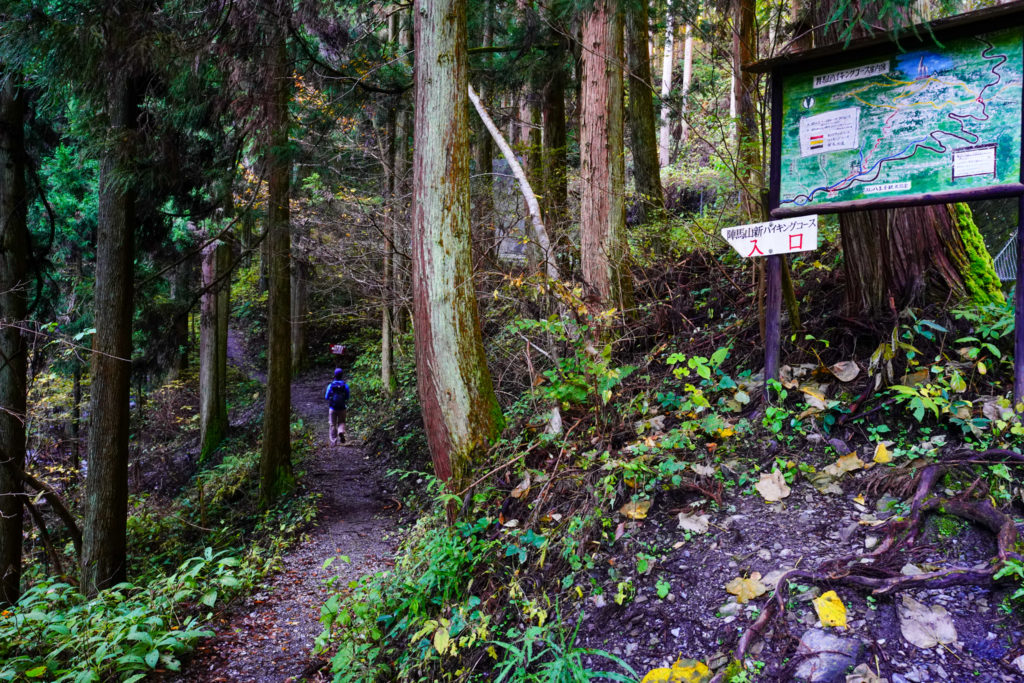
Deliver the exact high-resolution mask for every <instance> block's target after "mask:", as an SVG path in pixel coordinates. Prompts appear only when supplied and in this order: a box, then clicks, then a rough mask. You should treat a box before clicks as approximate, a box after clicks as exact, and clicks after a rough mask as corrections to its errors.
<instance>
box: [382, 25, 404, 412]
mask: <svg viewBox="0 0 1024 683" xmlns="http://www.w3.org/2000/svg"><path fill="white" fill-rule="evenodd" d="M392 19H393V20H392V21H391V24H390V26H389V35H388V42H395V41H397V39H398V21H399V19H400V15H398V14H395V15H393V17H392ZM397 106H398V105H397V103H392V104H391V106H390V107H389V109H388V116H387V129H386V132H385V136H386V138H387V150H386V154H385V155H384V191H383V195H384V199H385V202H386V203H387V214H386V215H385V217H384V244H383V258H382V259H381V269H380V270H381V272H380V283H381V297H380V386H381V393H383V394H384V396H386V397H388V396H393V395H394V393H395V390H396V389H397V382H396V381H395V351H394V335H395V332H394V325H393V324H392V322H391V306H392V302H393V301H394V294H393V292H392V281H391V278H392V273H393V271H394V266H393V263H392V262H393V260H394V258H395V233H396V232H397V231H396V228H397V227H398V225H397V224H398V222H399V221H398V205H399V202H400V199H399V198H398V191H397V190H398V179H397V177H396V174H395V160H396V157H397V156H398V154H399V149H400V147H401V146H400V144H399V142H398V141H397V140H396V135H395V131H396V129H397V127H398V112H397V111H396V107H397Z"/></svg>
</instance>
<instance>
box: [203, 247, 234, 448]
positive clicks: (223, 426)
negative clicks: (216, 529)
mask: <svg viewBox="0 0 1024 683" xmlns="http://www.w3.org/2000/svg"><path fill="white" fill-rule="evenodd" d="M230 263H231V248H230V247H229V246H228V245H227V244H226V243H224V242H219V241H218V242H215V243H213V244H211V245H209V246H208V247H206V249H204V250H203V260H202V278H203V288H204V291H203V296H202V301H201V302H200V319H199V443H200V448H199V459H200V461H205V460H206V459H207V458H209V457H210V455H211V454H212V453H213V451H214V449H216V448H217V446H219V445H220V442H221V441H223V440H224V437H225V436H227V433H228V410H227V392H226V388H227V384H226V380H225V378H224V375H225V374H226V373H227V362H226V358H227V346H228V340H227V329H226V327H227V325H226V323H227V315H228V312H227V305H228V300H227V292H226V290H227V283H226V282H224V280H225V279H226V278H227V271H228V268H229V267H230ZM222 320H223V322H224V325H223V326H222V324H221V321H222ZM222 350H223V351H222ZM222 356H223V360H222Z"/></svg>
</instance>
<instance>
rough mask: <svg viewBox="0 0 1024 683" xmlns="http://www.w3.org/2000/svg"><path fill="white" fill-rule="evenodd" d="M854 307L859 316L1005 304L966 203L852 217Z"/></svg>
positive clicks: (847, 250) (848, 229)
mask: <svg viewBox="0 0 1024 683" xmlns="http://www.w3.org/2000/svg"><path fill="white" fill-rule="evenodd" d="M840 225H841V226H842V241H843V253H844V256H845V262H844V269H845V272H846V300H847V303H848V305H849V309H850V311H851V312H854V313H864V314H867V315H869V316H875V315H886V314H889V315H892V314H895V313H896V312H898V311H899V310H901V309H902V308H904V307H906V306H910V305H923V304H926V303H928V302H946V301H950V302H953V301H956V300H958V299H962V298H964V297H965V296H966V297H969V298H970V299H971V300H973V301H975V302H978V303H989V302H994V301H998V302H1002V301H1004V298H1003V294H1002V291H1001V290H1000V288H999V278H998V276H997V275H996V274H995V266H994V265H993V263H992V257H991V256H990V255H989V253H988V251H987V250H986V249H985V244H984V242H983V240H982V238H981V234H980V233H979V232H978V228H977V226H975V225H974V220H973V218H972V216H971V210H970V208H969V207H968V206H967V205H966V204H963V203H961V204H949V205H945V204H939V205H935V206H922V207H915V208H912V209H896V210H889V211H886V210H878V211H863V212H857V213H852V214H847V215H844V216H843V217H842V218H841V219H840Z"/></svg>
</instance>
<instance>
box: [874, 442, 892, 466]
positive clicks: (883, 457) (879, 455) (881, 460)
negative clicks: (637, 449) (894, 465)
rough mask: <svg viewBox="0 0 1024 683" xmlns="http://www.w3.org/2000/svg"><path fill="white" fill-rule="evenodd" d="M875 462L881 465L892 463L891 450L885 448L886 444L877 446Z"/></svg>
mask: <svg viewBox="0 0 1024 683" xmlns="http://www.w3.org/2000/svg"><path fill="white" fill-rule="evenodd" d="M874 460H875V462H877V463H878V464H880V465H884V464H885V463H887V462H892V455H890V454H889V449H888V448H886V447H885V444H884V443H880V444H878V445H877V446H875V458H874Z"/></svg>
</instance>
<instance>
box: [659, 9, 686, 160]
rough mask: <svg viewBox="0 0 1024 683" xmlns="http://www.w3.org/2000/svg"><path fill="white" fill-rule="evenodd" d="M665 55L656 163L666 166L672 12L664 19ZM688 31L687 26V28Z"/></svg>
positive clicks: (672, 61)
mask: <svg viewBox="0 0 1024 683" xmlns="http://www.w3.org/2000/svg"><path fill="white" fill-rule="evenodd" d="M665 21H666V23H665V53H664V54H663V55H662V58H661V131H660V132H659V133H658V161H659V162H660V163H661V165H662V166H668V165H669V164H670V163H671V162H672V159H671V157H670V152H671V145H672V122H671V118H670V117H671V114H672V110H671V109H670V108H669V106H668V96H669V95H670V94H672V65H673V64H675V56H674V55H673V54H672V53H673V51H674V49H675V25H674V24H673V23H672V12H669V13H668V16H667V17H666V19H665ZM687 29H689V26H687Z"/></svg>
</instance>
